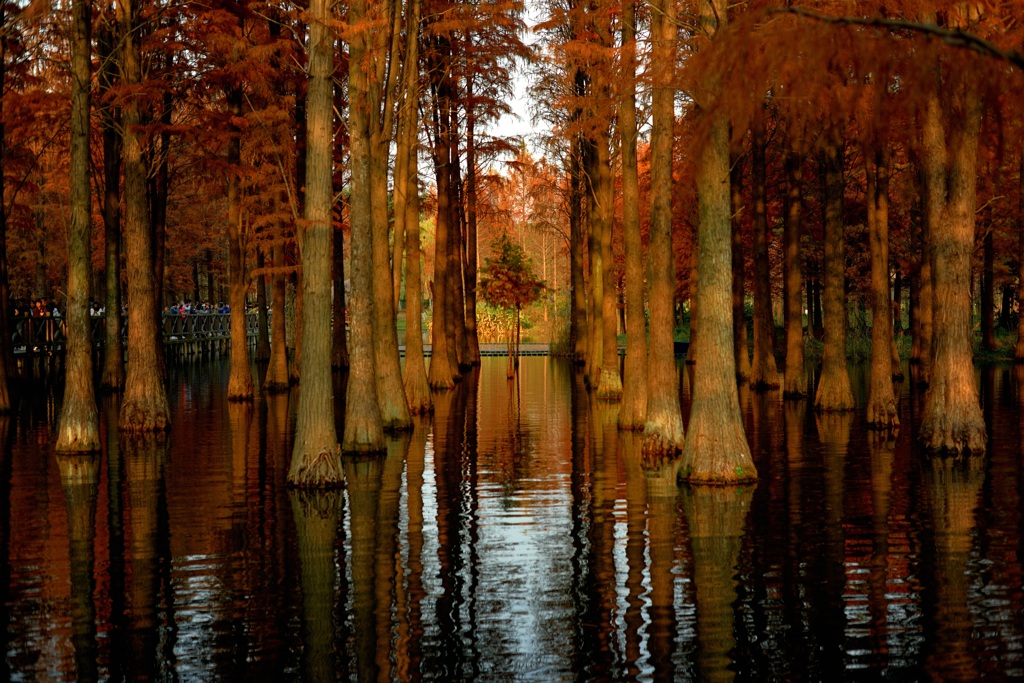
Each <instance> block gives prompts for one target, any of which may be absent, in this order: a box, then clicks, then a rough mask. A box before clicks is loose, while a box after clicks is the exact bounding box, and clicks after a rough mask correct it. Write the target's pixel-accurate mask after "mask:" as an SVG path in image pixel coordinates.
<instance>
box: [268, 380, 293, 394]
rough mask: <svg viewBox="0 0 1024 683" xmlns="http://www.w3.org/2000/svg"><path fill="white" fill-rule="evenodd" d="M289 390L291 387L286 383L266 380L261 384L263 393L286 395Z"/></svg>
mask: <svg viewBox="0 0 1024 683" xmlns="http://www.w3.org/2000/svg"><path fill="white" fill-rule="evenodd" d="M291 388H292V385H291V384H289V383H288V382H281V381H277V380H268V381H266V382H264V383H263V391H265V392H266V393H268V394H286V393H288V390H289V389H291Z"/></svg>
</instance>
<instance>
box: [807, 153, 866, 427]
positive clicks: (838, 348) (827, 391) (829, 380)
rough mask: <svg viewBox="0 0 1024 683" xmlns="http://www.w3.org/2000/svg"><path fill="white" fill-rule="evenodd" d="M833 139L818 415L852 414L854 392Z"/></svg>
mask: <svg viewBox="0 0 1024 683" xmlns="http://www.w3.org/2000/svg"><path fill="white" fill-rule="evenodd" d="M840 144H841V143H840V142H839V141H837V140H835V139H833V140H832V141H830V142H829V143H828V144H826V147H825V151H824V152H823V153H822V156H821V162H820V165H821V167H822V185H823V192H822V194H823V195H824V202H823V203H824V217H825V261H824V275H825V291H824V294H825V296H824V299H825V301H824V308H825V343H824V349H823V352H822V358H821V376H820V377H819V379H818V391H817V393H816V394H815V396H814V409H815V410H817V411H837V410H853V409H854V408H855V407H856V404H855V403H854V400H853V390H852V388H851V387H850V372H849V370H848V369H847V367H846V292H845V282H846V241H845V239H844V237H843V191H844V182H843V149H842V147H841V146H840Z"/></svg>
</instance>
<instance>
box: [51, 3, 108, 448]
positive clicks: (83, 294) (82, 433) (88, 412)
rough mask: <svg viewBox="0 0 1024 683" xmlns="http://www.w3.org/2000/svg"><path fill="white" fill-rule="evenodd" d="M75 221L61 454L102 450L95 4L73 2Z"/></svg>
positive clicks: (72, 182)
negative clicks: (96, 296) (93, 171)
mask: <svg viewBox="0 0 1024 683" xmlns="http://www.w3.org/2000/svg"><path fill="white" fill-rule="evenodd" d="M71 11H72V21H71V164H70V170H69V174H70V178H69V183H70V185H71V224H70V227H69V229H68V284H67V294H68V303H67V310H66V314H65V315H66V319H65V320H66V325H67V328H66V329H67V342H66V344H67V347H66V356H65V368H66V370H65V376H64V402H63V404H62V406H61V412H60V423H59V425H58V428H57V446H56V451H57V452H58V453H73V452H88V451H98V450H99V449H100V424H99V411H98V410H97V408H96V395H95V393H94V392H93V384H92V327H91V325H90V320H89V281H90V279H91V274H90V271H91V270H92V269H91V265H92V253H91V252H92V249H91V246H92V243H91V240H90V235H91V233H92V230H91V227H92V220H91V214H92V211H91V197H90V194H89V114H90V106H89V99H90V98H89V93H90V85H91V80H92V68H91V64H92V47H91V45H92V43H91V38H90V33H91V18H92V3H91V2H88V0H74V2H73V3H72V6H71Z"/></svg>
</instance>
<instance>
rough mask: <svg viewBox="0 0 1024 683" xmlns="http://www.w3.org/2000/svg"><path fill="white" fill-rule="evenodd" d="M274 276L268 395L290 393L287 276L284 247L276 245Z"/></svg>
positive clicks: (264, 388) (266, 378)
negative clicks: (286, 319) (286, 301)
mask: <svg viewBox="0 0 1024 683" xmlns="http://www.w3.org/2000/svg"><path fill="white" fill-rule="evenodd" d="M272 258H273V267H274V276H273V279H272V280H271V286H270V290H271V297H272V299H273V300H272V301H271V309H272V315H271V316H270V364H269V365H268V366H267V375H266V377H264V378H263V390H264V391H266V392H267V393H268V394H279V393H283V392H285V391H288V387H289V386H290V383H289V372H288V342H287V339H286V334H287V332H286V330H285V318H286V317H287V316H286V315H285V275H284V274H283V273H282V272H281V271H282V269H284V246H283V245H281V244H275V245H274V248H273V256H272Z"/></svg>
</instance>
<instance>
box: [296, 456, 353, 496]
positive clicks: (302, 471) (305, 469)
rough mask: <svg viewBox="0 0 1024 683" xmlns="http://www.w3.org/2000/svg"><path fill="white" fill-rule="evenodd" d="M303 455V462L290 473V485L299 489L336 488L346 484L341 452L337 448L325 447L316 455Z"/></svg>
mask: <svg viewBox="0 0 1024 683" xmlns="http://www.w3.org/2000/svg"><path fill="white" fill-rule="evenodd" d="M292 457H296V455H295V454H293V455H292ZM301 457H302V460H303V462H302V464H301V465H300V466H299V467H297V468H296V470H295V472H294V473H293V472H289V473H288V486H290V487H293V488H298V489H336V488H340V487H341V486H343V485H344V483H345V476H344V473H343V471H342V468H341V454H340V453H339V451H338V450H337V449H335V450H327V449H324V450H322V451H320V452H319V453H317V454H315V455H310V454H304V455H302V456H301Z"/></svg>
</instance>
